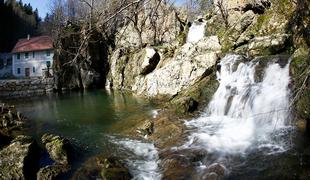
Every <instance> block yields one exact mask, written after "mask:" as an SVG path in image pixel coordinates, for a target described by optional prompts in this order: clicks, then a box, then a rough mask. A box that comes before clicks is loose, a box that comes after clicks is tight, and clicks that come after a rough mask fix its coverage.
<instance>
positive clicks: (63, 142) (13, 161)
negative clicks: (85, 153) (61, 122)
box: [0, 104, 131, 179]
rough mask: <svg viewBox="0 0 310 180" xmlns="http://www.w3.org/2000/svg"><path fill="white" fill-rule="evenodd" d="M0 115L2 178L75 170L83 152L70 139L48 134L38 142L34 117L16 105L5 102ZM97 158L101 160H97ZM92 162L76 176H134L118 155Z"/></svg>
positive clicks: (49, 175) (49, 176)
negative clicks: (33, 133)
mask: <svg viewBox="0 0 310 180" xmlns="http://www.w3.org/2000/svg"><path fill="white" fill-rule="evenodd" d="M0 116H1V118H0V122H1V123H0V140H1V141H0V142H1V144H0V177H1V178H2V179H59V178H63V177H65V176H68V173H70V174H72V165H73V162H74V161H75V159H77V154H79V153H80V152H78V150H77V149H76V148H75V147H74V145H72V144H71V143H70V142H69V140H68V139H66V138H63V137H60V136H57V135H54V134H44V135H43V136H42V137H41V139H40V141H38V142H37V141H36V140H35V139H34V138H33V137H31V136H30V135H29V132H28V128H29V126H30V121H29V120H28V119H26V118H25V117H24V116H23V115H22V114H21V113H19V112H18V111H16V110H15V108H14V106H6V105H4V104H3V105H1V106H0ZM45 154H47V156H48V157H45V156H46V155H45ZM47 159H49V160H47ZM94 160H96V162H97V164H93V162H94ZM45 161H48V162H49V163H47V164H46V162H45ZM43 162H45V163H43ZM89 162H91V167H89V166H88V165H87V164H89V163H87V162H86V163H85V165H83V166H82V167H81V168H80V169H79V170H78V171H77V172H76V173H75V175H73V179H89V178H90V177H93V176H96V177H98V178H103V179H115V178H117V179H130V177H131V175H130V173H129V171H128V169H127V168H125V166H124V164H123V163H122V162H120V161H119V160H117V158H113V157H102V156H98V157H93V159H92V160H90V161H89ZM74 171H75V170H74ZM86 172H87V173H86Z"/></svg>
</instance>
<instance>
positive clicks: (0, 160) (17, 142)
mask: <svg viewBox="0 0 310 180" xmlns="http://www.w3.org/2000/svg"><path fill="white" fill-rule="evenodd" d="M38 160H39V158H38V148H37V145H36V143H35V141H34V140H33V139H32V138H31V137H29V136H23V135H21V136H18V137H16V138H15V139H14V140H13V141H12V142H11V144H10V145H9V146H7V147H5V148H4V149H2V150H1V151H0V177H1V179H34V177H35V172H36V171H37V169H38Z"/></svg>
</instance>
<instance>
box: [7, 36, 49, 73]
mask: <svg viewBox="0 0 310 180" xmlns="http://www.w3.org/2000/svg"><path fill="white" fill-rule="evenodd" d="M53 56H54V51H53V41H52V39H51V38H50V37H48V36H38V37H32V38H30V37H29V36H28V38H26V39H20V40H18V42H17V44H16V45H15V47H14V48H13V50H12V57H13V63H12V68H13V69H12V72H13V75H14V76H15V77H41V76H45V75H50V74H51V73H52V71H51V70H50V69H51V67H52V65H53Z"/></svg>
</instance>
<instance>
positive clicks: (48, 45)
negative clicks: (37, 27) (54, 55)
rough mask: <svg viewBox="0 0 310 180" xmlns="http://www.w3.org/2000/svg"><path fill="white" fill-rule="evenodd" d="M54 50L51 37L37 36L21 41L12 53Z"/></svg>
mask: <svg viewBox="0 0 310 180" xmlns="http://www.w3.org/2000/svg"><path fill="white" fill-rule="evenodd" d="M52 48H53V40H52V38H50V37H49V36H37V37H33V38H30V39H29V40H28V39H20V40H18V42H17V43H16V45H15V47H14V48H13V50H12V53H17V52H27V51H40V50H47V49H52Z"/></svg>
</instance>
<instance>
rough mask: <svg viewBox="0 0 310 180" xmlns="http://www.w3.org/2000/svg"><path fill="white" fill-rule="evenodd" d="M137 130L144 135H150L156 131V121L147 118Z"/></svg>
mask: <svg viewBox="0 0 310 180" xmlns="http://www.w3.org/2000/svg"><path fill="white" fill-rule="evenodd" d="M137 132H138V133H139V134H140V135H142V136H149V135H151V134H153V132H154V121H152V120H146V121H144V122H143V123H142V125H141V126H139V127H138V128H137Z"/></svg>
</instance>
